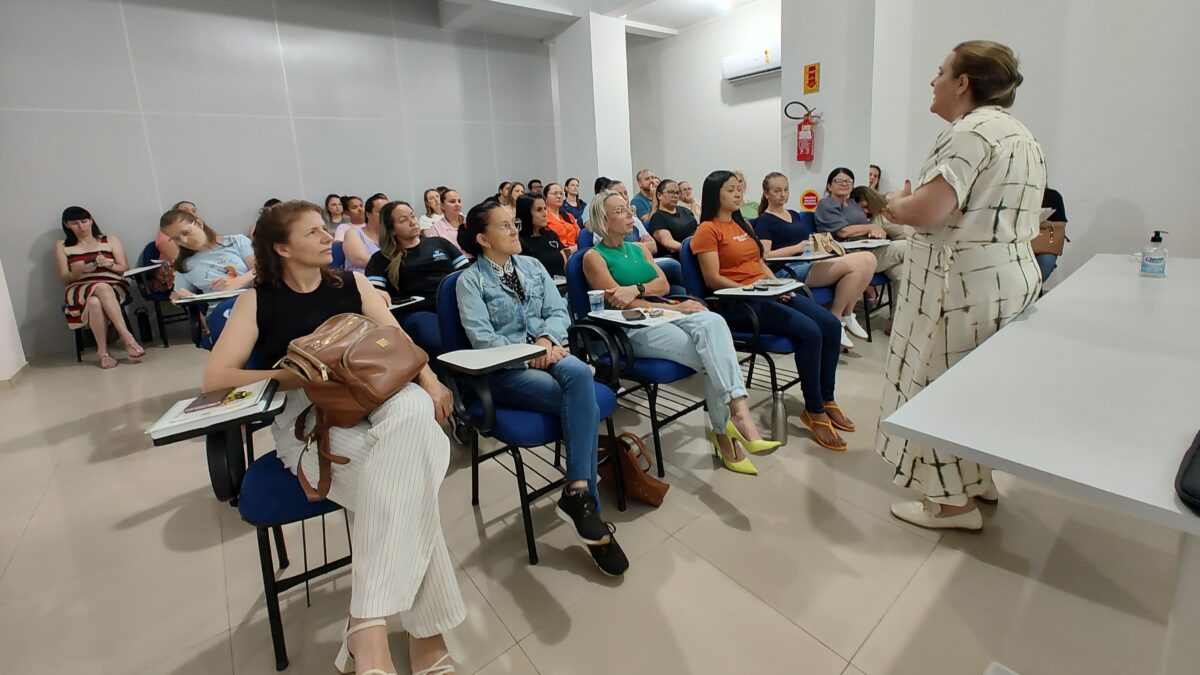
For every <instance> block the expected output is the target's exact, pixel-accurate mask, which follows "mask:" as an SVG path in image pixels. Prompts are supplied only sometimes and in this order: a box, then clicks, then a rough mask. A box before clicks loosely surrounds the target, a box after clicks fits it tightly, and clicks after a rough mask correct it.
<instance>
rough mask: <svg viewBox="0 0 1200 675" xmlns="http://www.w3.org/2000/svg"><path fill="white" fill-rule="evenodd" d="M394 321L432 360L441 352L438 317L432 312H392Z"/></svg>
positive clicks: (440, 333) (440, 332)
mask: <svg viewBox="0 0 1200 675" xmlns="http://www.w3.org/2000/svg"><path fill="white" fill-rule="evenodd" d="M394 316H395V317H396V321H398V322H399V323H400V327H401V328H403V329H404V332H405V333H408V336H409V337H410V338H412V340H413V342H415V343H416V344H417V346H418V347H420V348H421V349H424V350H425V353H426V354H429V359H430V361H432V360H433V359H434V357H436V356H437V355H438V354H441V353H442V331H441V329H440V328H438V317H437V314H434V313H433V312H407V313H400V312H397V313H395V314H394Z"/></svg>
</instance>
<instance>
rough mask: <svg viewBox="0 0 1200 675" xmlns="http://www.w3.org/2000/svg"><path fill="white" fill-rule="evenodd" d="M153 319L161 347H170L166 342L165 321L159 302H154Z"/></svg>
mask: <svg viewBox="0 0 1200 675" xmlns="http://www.w3.org/2000/svg"><path fill="white" fill-rule="evenodd" d="M154 319H155V321H156V322H157V323H158V337H159V339H160V340H162V346H163V347H170V346H171V345H170V343H168V342H167V321H166V319H164V318H163V313H162V302H161V301H159V300H155V301H154Z"/></svg>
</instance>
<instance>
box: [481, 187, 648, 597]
mask: <svg viewBox="0 0 1200 675" xmlns="http://www.w3.org/2000/svg"><path fill="white" fill-rule="evenodd" d="M518 235H519V228H518V227H517V226H516V224H515V223H514V222H513V217H512V212H511V211H509V210H508V209H507V208H505V207H503V206H500V205H499V204H498V203H496V202H484V203H483V204H479V205H477V206H475V207H473V208H472V209H471V210H470V212H469V213H467V219H466V222H465V224H464V225H463V226H462V227H461V228H460V229H459V231H458V245H459V247H461V248H462V249H463V252H465V253H466V254H468V255H470V256H472V257H474V258H475V261H476V262H475V264H473V265H472V266H471V267H469V268H467V269H466V270H465V271H463V273H462V276H460V277H459V278H458V285H457V289H458V313H459V316H460V318H461V320H462V324H463V328H464V329H465V331H466V334H467V338H468V339H469V340H470V341H471V346H472V347H474V348H476V349H484V348H488V347H501V346H504V345H511V344H521V343H530V344H537V345H541V346H543V347H545V348H546V353H545V355H544V356H540V357H538V358H536V359H533V360H532V361H529V363H528V366H526V365H524V364H522V365H520V366H517V367H514V368H510V369H507V370H502V371H500V372H497V373H494V374H492V375H491V376H490V377H489V381H488V385H489V386H490V387H491V390H492V397H493V398H494V399H497V400H502V401H507V402H508V405H512V406H518V405H519V406H520V407H522V408H524V409H527V410H532V411H535V412H540V413H545V414H549V415H557V416H558V418H559V420H561V422H562V435H563V441H564V445H565V446H566V458H567V461H566V479H567V482H566V485H565V486H564V487H563V492H562V496H561V497H560V498H559V500H558V507H557V509H556V510H555V512H556V513H557V514H558V517H559V518H561V519H562V520H564V521H566V522H567V523H570V524H571V525H572V526H573V527H574V528H575V532H576V535H577V536H578V537H579V539H580V541H582V542H583V543H584V544H585V545H586V546H587V547H588V551H589V552H590V553H591V555H592V559H593V560H594V561H595V562H596V565H597V566H598V567H599V568H600V570H601V571H602V572H604V573H605V574H609V575H619V574H622V573H624V571H625V570H626V569H627V568H628V567H629V561H628V559H627V558H626V557H625V554H624V553H623V552H622V551H621V547H620V545H619V544H617V540H616V537H615V536H614V533H615V528H614V527H613V526H612V525H611V524H610V523H606V522H605V521H603V520H601V518H600V515H599V510H600V502H599V499H598V494H597V492H596V441H597V436H598V434H599V428H600V409H599V407H598V406H597V405H596V390H595V384H594V383H593V380H592V371H591V369H590V368H588V366H587V365H586V364H584V363H583V362H582V361H580V360H579V359H577V358H575V357H574V356H571V355H570V354H569V353H568V352H567V350H566V348H565V345H566V341H567V327H568V326H569V325H570V323H571V320H570V316H569V315H568V313H567V303H566V301H564V300H563V299H562V296H560V295H559V293H558V290H557V288H556V287H555V285H554V280H553V279H552V278H551V277H550V274H549V272H547V271H546V268H545V267H544V266H542V263H540V262H538V260H537V259H536V258H531V257H528V256H522V255H519V254H520V252H521V242H520V238H519V236H518Z"/></svg>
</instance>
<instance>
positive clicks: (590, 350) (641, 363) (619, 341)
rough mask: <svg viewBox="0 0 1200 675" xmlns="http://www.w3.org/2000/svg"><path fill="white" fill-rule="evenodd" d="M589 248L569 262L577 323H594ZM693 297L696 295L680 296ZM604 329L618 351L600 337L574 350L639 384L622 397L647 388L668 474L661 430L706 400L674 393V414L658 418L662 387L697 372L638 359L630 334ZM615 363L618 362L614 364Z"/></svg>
mask: <svg viewBox="0 0 1200 675" xmlns="http://www.w3.org/2000/svg"><path fill="white" fill-rule="evenodd" d="M586 254H587V251H585V250H583V249H582V248H581V249H580V250H578V251H576V252H575V254H574V255H572V256H571V258H570V260H568V261H567V306H568V308H569V310H570V312H571V319H572V321H574V322H576V323H577V324H584V323H592V320H591V319H589V318H588V312H589V311H590V309H591V308H590V306H589V303H588V297H587V292H588V291H589V290H590V287H589V285H588V282H587V277H586V276H585V275H584V273H583V258H584V256H585V255H586ZM678 299H688V300H694V299H695V298H691V297H687V298H678ZM595 325H596V326H597V327H598V328H600V329H601V330H604V331H606V332H608V333H609V335H610V336H611V337H612V338H613V343H615V345H616V347H617V349H618V353H617V354H612V353H610V352H608V351H607V350H606V344H607V343H604V342H602V341H599V340H594V339H593V340H587V339H585V340H584V341H583V342H582V343H581V344H576V343H572V345H571V346H572V347H573V348H574V349H573V351H575V352H576V356H578V357H580V358H582V359H584V360H586V361H588V362H589V363H591V364H592V365H593V366H595V367H596V368H597V370H598V371H600V370H608V371H613V370H615V371H616V377H618V378H620V379H626V380H632V381H634V382H636V383H637V386H636V387H632V388H628V389H623V390H622V391H621V393H620V396H622V397H625V396H629V395H630V394H634V393H637V392H639V391H644V392H645V395H646V404H647V406H648V408H649V415H647V417H649V419H650V432H651V435H652V436H653V439H654V455H655V459H656V460H657V461H658V475H659V477H662V476H665V475H666V469H665V468H664V467H663V454H662V439H661V438H660V431H661V429H662V427H663V426H664V425H666V424H670V423H671V422H674V421H675V420H677V419H679V418H680V417H683V416H684V415H686V414H688V413H690V412H692V411H693V410H696V409H698V408H702V407H704V404H705V401H704V399H699V400H691V399H689V398H686V397H683V396H680V395H678V394H675V393H672V395H671V396H670V397H668V398H667V399H666V405H667V407H668V409H669V410H671V413H670V414H669V415H667V416H666V417H663V418H661V419H660V418H659V416H658V406H659V396H658V394H659V387H660V386H661V385H664V384H671V383H673V382H678V381H680V380H685V379H687V378H689V377H691V376H692V375H695V374H696V371H694V370H692V369H691V368H689V367H687V366H685V365H682V364H679V363H676V362H674V361H668V360H666V359H651V358H636V357H635V356H634V354H633V346H632V344H631V343H630V342H629V337H628V336H627V335H626V334H625V331H623V330H621V329H620V328H617V327H609V326H606V325H603V324H595ZM634 330H636V329H634ZM614 363H615V364H616V365H615V366H614ZM632 409H633V410H635V411H637V412H639V413H640V412H641V411H640V410H638V409H637V408H632Z"/></svg>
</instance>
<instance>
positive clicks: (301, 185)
mask: <svg viewBox="0 0 1200 675" xmlns="http://www.w3.org/2000/svg"><path fill="white" fill-rule="evenodd" d="M534 176H537V177H541V178H543V179H544V180H545V179H550V178H555V177H557V176H556V171H555V149H554V119H553V104H552V102H551V95H550V60H549V51H548V48H547V47H546V46H545V45H544V44H542V43H541V42H539V41H536V40H522V39H517V38H513V37H506V36H496V35H484V34H481V33H450V32H445V31H442V30H440V29H439V28H438V22H437V10H436V5H435V3H433V2H432V1H431V0H338V1H337V2H333V1H332V0H120V1H118V0H4V1H3V2H0V204H3V205H4V207H5V210H6V211H7V213H8V215H7V217H5V218H3V219H0V242H2V244H0V258H2V259H3V263H4V269H5V272H6V274H7V276H8V281H9V291H10V292H11V294H12V301H13V306H14V309H15V311H16V315H17V320H18V322H19V324H20V328H21V336H22V342H23V344H24V347H25V350H26V351H27V352H28V353H29V354H30V355H31V356H37V355H39V354H45V353H49V352H55V351H63V350H68V349H70V345H71V336H70V333H69V332H68V331H67V329H66V325H65V323H64V321H63V319H62V313H61V311H60V309H59V307H60V305H61V303H62V285H61V283H60V282H59V281H58V278H57V276H56V275H55V272H54V264H53V259H52V256H51V252H52V250H53V244H54V241H55V240H56V239H60V238H61V235H62V233H61V230H60V229H59V217H60V215H61V212H62V209H63V208H64V207H66V206H69V205H71V204H79V205H81V206H85V207H87V208H88V209H89V210H90V211H91V212H92V213H93V215H95V217H96V220H97V222H98V223H99V224H100V225H101V227H102V228H103V229H104V230H105V232H109V233H112V234H115V235H117V236H119V237H120V238H121V240H122V241H123V242H124V243H125V245H126V247H127V248H129V249H131V251H132V253H131V255H136V252H137V251H140V250H141V248H142V247H143V246H144V245H145V244H146V243H147V242H148V241H150V240H151V239H152V238H153V236H154V234H155V231H156V225H157V220H158V216H159V214H160V213H161V212H162V211H163V210H164V209H165V208H167V207H169V206H170V205H171V204H173V203H174V202H176V201H178V200H180V199H188V200H192V201H195V202H196V203H197V204H198V205H199V207H200V210H201V213H202V214H203V215H204V216H205V218H206V220H207V221H208V222H209V223H210V224H212V225H213V226H214V227H215V228H216V229H217V230H218V231H220V232H243V231H245V230H246V229H247V228H248V227H249V225H250V223H251V222H252V221H253V219H254V217H255V215H256V212H257V208H258V207H259V206H260V205H261V204H262V202H263V201H264V200H266V199H267V198H269V197H279V198H281V199H288V198H295V197H303V198H306V199H310V200H313V201H317V202H319V201H320V200H321V199H322V198H323V197H324V196H325V195H326V194H327V193H330V192H337V193H342V194H346V193H354V194H359V195H362V196H364V197H365V196H367V195H369V194H371V193H374V192H377V191H381V192H385V193H387V194H388V196H390V197H392V198H401V199H407V200H409V201H412V202H414V203H416V202H419V201H420V199H421V192H422V190H423V189H424V188H426V187H429V186H434V185H443V184H444V185H450V186H454V187H457V188H459V189H460V190H461V191H462V192H463V196H464V199H465V201H466V202H467V203H468V204H471V203H473V201H475V200H479V199H482V198H483V197H486V196H488V195H490V194H492V193H494V192H495V188H496V185H497V184H498V183H499V182H500V180H501V179H509V180H511V179H519V180H527V179H529V178H531V177H534ZM589 180H590V179H589Z"/></svg>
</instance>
